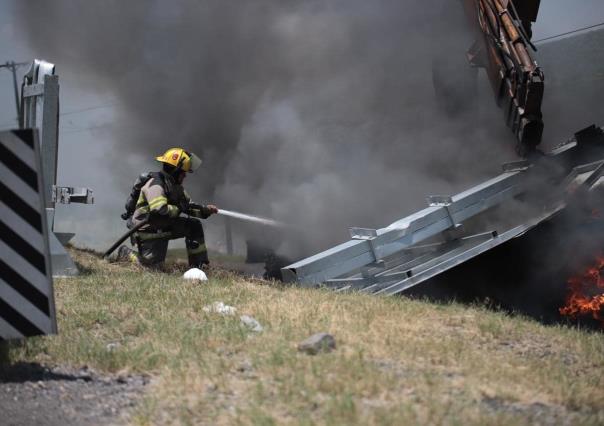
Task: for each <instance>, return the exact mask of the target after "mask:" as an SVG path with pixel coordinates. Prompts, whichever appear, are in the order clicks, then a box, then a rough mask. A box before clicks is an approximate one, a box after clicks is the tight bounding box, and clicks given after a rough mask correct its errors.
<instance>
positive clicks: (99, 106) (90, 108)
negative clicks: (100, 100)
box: [59, 102, 121, 116]
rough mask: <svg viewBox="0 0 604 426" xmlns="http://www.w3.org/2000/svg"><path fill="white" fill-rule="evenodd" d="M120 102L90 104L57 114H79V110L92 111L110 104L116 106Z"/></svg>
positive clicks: (107, 106) (108, 106)
mask: <svg viewBox="0 0 604 426" xmlns="http://www.w3.org/2000/svg"><path fill="white" fill-rule="evenodd" d="M120 104H121V102H112V103H109V104H104V105H97V106H91V107H87V108H82V109H76V110H73V111H68V112H62V113H61V114H59V115H61V116H63V115H73V114H79V113H81V112H86V111H92V110H95V109H103V108H110V107H112V106H116V105H120Z"/></svg>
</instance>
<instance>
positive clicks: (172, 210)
mask: <svg viewBox="0 0 604 426" xmlns="http://www.w3.org/2000/svg"><path fill="white" fill-rule="evenodd" d="M179 215H180V209H179V208H178V206H175V205H173V204H168V216H170V217H178V216H179Z"/></svg>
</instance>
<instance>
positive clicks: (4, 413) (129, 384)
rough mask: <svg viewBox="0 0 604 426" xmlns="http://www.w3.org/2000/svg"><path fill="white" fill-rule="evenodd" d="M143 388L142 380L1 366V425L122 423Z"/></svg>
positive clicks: (29, 366) (84, 371)
mask: <svg viewBox="0 0 604 426" xmlns="http://www.w3.org/2000/svg"><path fill="white" fill-rule="evenodd" d="M148 383H149V379H148V377H147V376H141V375H103V374H99V373H96V372H95V371H93V370H90V369H88V368H86V367H83V368H79V369H74V368H70V367H64V366H54V367H50V366H43V365H40V364H34V363H16V364H13V365H4V366H0V424H2V425H4V426H21V425H34V424H44V425H50V426H55V425H56V426H59V425H61V426H63V425H84V426H86V425H102V424H119V423H124V421H125V418H126V417H125V416H126V415H127V413H128V412H129V411H131V410H132V408H133V407H134V405H135V404H136V403H137V401H138V400H139V399H140V398H141V396H142V394H143V391H144V389H145V386H146V385H147V384H148Z"/></svg>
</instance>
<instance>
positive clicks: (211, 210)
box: [206, 204, 218, 216]
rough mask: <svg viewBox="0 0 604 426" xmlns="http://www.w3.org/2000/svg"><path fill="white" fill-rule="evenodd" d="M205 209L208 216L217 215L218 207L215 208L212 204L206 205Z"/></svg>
mask: <svg viewBox="0 0 604 426" xmlns="http://www.w3.org/2000/svg"><path fill="white" fill-rule="evenodd" d="M206 209H207V212H208V216H211V215H213V214H216V213H218V207H216V206H215V205H214V204H208V205H207V206H206Z"/></svg>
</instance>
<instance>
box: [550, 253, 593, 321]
mask: <svg viewBox="0 0 604 426" xmlns="http://www.w3.org/2000/svg"><path fill="white" fill-rule="evenodd" d="M603 270H604V256H598V257H596V259H595V262H594V263H593V264H592V265H591V266H590V267H589V268H587V269H586V270H585V271H584V272H582V273H580V274H577V275H575V276H573V277H571V278H570V279H569V280H568V287H569V294H568V296H567V297H566V304H565V305H564V306H563V307H562V308H560V314H561V315H565V316H569V317H571V318H577V317H579V316H583V315H591V316H592V317H593V318H594V319H596V320H598V321H600V322H601V325H602V327H604V279H603V278H602V272H603Z"/></svg>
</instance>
